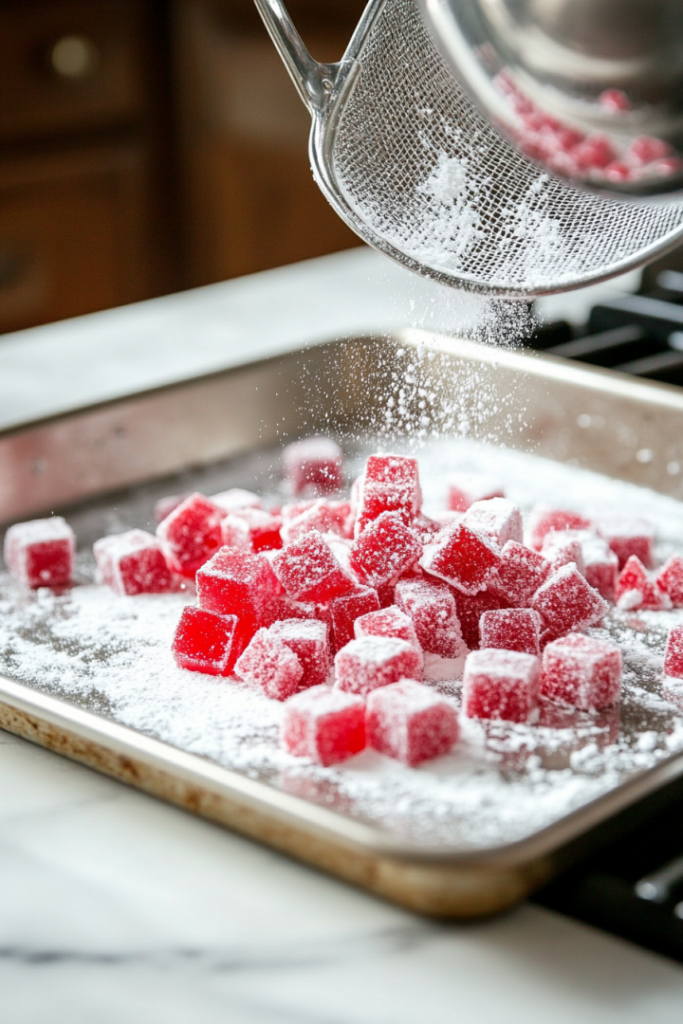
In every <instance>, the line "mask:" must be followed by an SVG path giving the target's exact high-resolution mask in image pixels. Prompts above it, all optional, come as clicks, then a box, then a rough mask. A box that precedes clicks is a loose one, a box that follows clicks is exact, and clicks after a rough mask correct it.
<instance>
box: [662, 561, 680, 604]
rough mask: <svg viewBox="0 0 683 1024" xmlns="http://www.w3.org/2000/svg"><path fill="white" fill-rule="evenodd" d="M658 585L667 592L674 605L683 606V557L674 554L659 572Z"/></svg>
mask: <svg viewBox="0 0 683 1024" xmlns="http://www.w3.org/2000/svg"><path fill="white" fill-rule="evenodd" d="M656 582H657V586H658V587H659V589H660V590H661V591H662V593H663V594H667V595H668V597H669V600H670V601H671V604H672V607H674V608H683V558H681V556H680V555H672V557H671V558H670V559H669V560H668V562H666V563H665V564H664V565H663V566H662V568H661V569H660V570H659V572H658V573H657V580H656Z"/></svg>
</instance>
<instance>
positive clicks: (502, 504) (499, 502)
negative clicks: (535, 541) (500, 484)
mask: <svg viewBox="0 0 683 1024" xmlns="http://www.w3.org/2000/svg"><path fill="white" fill-rule="evenodd" d="M462 522H463V523H464V524H465V526H469V527H470V529H472V530H476V532H477V533H478V534H483V535H484V536H486V537H489V538H490V539H491V540H492V541H494V542H495V543H496V544H497V545H498V547H499V548H502V547H503V546H504V545H505V544H507V542H508V541H509V540H514V541H517V543H519V544H521V543H522V514H521V512H520V511H519V509H518V508H517V506H516V505H515V504H514V503H513V502H511V501H508V500H507V498H487V499H486V500H485V501H475V502H474V503H473V504H472V505H470V507H469V508H468V509H467V512H465V515H464V516H463V518H462Z"/></svg>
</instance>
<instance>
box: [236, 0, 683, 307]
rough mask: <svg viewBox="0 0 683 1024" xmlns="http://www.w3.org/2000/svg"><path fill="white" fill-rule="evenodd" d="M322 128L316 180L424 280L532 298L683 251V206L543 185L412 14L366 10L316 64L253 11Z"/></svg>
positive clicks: (363, 232)
mask: <svg viewBox="0 0 683 1024" xmlns="http://www.w3.org/2000/svg"><path fill="white" fill-rule="evenodd" d="M255 2H256V6H257V8H258V9H259V12H260V13H261V16H262V18H263V20H264V22H265V24H266V27H267V29H268V31H269V33H270V35H271V38H272V39H273V42H274V43H275V45H276V47H277V49H278V51H279V53H280V55H281V57H282V59H283V61H284V63H285V65H286V66H287V69H288V70H289V73H290V75H291V77H292V79H293V80H294V83H295V85H296V87H297V89H298V91H299V94H300V96H301V98H302V100H303V101H304V103H305V104H306V106H307V107H308V109H309V111H310V113H311V115H312V118H313V124H312V129H311V136H310V146H309V150H310V158H311V165H312V170H313V175H314V177H315V179H316V181H317V183H318V185H319V186H320V188H321V189H322V191H323V193H324V194H325V196H326V197H327V199H328V200H329V202H330V203H331V204H332V206H333V207H334V209H335V210H336V212H337V213H338V214H339V216H340V217H341V218H342V219H343V220H344V221H345V222H346V223H347V224H348V225H349V226H350V227H351V228H352V229H353V230H354V231H355V232H356V233H357V234H358V235H359V236H360V237H361V238H362V239H363V240H364V241H365V242H367V243H368V244H370V245H372V246H374V248H376V249H378V250H380V251H381V252H383V253H385V254H386V255H387V256H389V257H391V258H392V259H394V260H396V261H397V262H398V263H400V264H402V265H403V266H405V267H408V268H409V269H411V270H414V271H416V272H417V273H420V274H423V275H427V276H429V277H432V278H435V279H436V280H438V281H440V282H442V283H444V284H448V285H452V286H459V287H468V288H471V289H473V290H477V291H479V292H483V293H487V294H489V295H495V296H501V297H505V298H520V299H527V298H533V297H534V296H537V295H544V294H548V293H552V292H557V291H566V290H569V289H572V288H580V287H582V286H585V285H588V284H593V283H595V282H597V281H601V280H605V279H607V278H610V277H613V276H614V275H616V274H620V273H623V272H625V271H627V270H631V269H633V268H636V267H640V266H642V265H644V264H646V263H648V262H649V261H651V260H653V259H655V258H656V257H657V256H659V255H661V254H662V253H664V252H666V251H667V250H669V249H672V248H674V247H675V246H676V245H677V244H678V243H679V242H680V241H681V240H682V239H683V199H676V198H674V199H667V200H659V201H658V202H652V201H646V200H642V199H629V200H623V199H614V198H609V197H606V196H603V195H595V194H592V193H590V192H586V191H583V190H580V189H577V188H575V187H574V186H573V185H572V184H569V183H567V182H566V181H563V180H561V179H560V178H558V177H554V176H551V175H548V174H545V173H544V172H543V171H542V170H541V169H540V168H539V167H538V165H537V164H536V163H534V162H533V161H532V160H530V159H528V158H527V157H525V156H524V155H522V154H521V153H520V152H519V151H518V149H517V148H515V146H514V145H513V144H512V143H511V142H509V141H508V140H507V139H505V138H504V137H503V135H502V134H501V133H500V132H499V131H498V130H497V129H496V128H495V127H493V125H492V124H491V122H490V121H489V120H488V119H487V118H486V117H485V116H484V115H483V114H481V113H480V112H479V109H478V108H477V107H476V106H475V105H474V104H473V103H472V101H471V100H470V98H469V95H468V94H467V93H466V92H465V90H464V89H463V87H462V86H461V85H460V83H459V81H458V80H457V79H456V78H455V76H454V75H453V73H452V71H451V69H450V66H449V64H448V63H447V62H446V60H445V59H444V58H443V57H442V55H441V53H440V52H439V50H438V49H437V47H436V45H435V43H434V41H433V39H432V36H431V34H430V32H429V30H428V29H427V28H426V26H425V23H424V21H423V17H422V15H421V12H420V10H419V8H418V4H417V2H416V0H370V2H369V4H368V6H367V7H366V9H365V12H364V14H363V16H362V18H361V20H360V22H359V24H358V27H357V28H356V31H355V32H354V34H353V37H352V39H351V41H350V43H349V46H348V48H347V50H346V53H345V54H344V57H343V58H342V60H341V61H340V62H339V63H338V64H318V63H316V62H315V61H314V60H313V59H312V57H311V56H310V54H309V53H308V52H307V50H306V48H305V46H304V44H303V41H302V39H301V37H300V36H299V34H298V33H297V31H296V29H295V27H294V25H293V24H292V21H291V19H290V18H289V15H288V14H287V11H286V10H285V8H284V6H283V5H282V4H281V3H280V2H279V0H255Z"/></svg>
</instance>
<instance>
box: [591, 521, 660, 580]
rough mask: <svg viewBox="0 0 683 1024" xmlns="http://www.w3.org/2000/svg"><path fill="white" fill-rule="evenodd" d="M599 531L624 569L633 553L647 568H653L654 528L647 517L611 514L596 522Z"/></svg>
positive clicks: (620, 566)
mask: <svg viewBox="0 0 683 1024" xmlns="http://www.w3.org/2000/svg"><path fill="white" fill-rule="evenodd" d="M596 526H597V530H598V533H599V534H600V536H601V537H604V539H605V540H606V541H607V543H608V544H609V546H610V548H611V549H612V551H613V552H614V554H615V555H616V556H617V558H618V559H619V568H620V569H623V568H624V566H625V565H626V563H627V561H628V560H629V558H630V557H631V555H635V556H636V558H639V559H640V561H641V562H642V563H643V565H644V566H645V568H646V569H651V568H652V548H653V544H654V530H653V528H652V526H651V524H650V523H648V522H647V521H646V520H645V519H629V518H624V517H621V516H609V517H603V518H601V519H599V520H598V521H597V523H596Z"/></svg>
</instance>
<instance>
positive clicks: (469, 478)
mask: <svg viewBox="0 0 683 1024" xmlns="http://www.w3.org/2000/svg"><path fill="white" fill-rule="evenodd" d="M503 497H505V494H504V492H503V488H502V487H501V485H500V483H499V482H498V481H497V480H494V479H493V478H492V477H488V476H483V475H480V474H476V473H461V474H459V475H458V476H455V477H452V478H451V480H450V482H449V485H448V496H447V499H446V503H447V507H448V508H449V509H450V510H451V511H453V512H466V511H467V509H468V508H469V507H470V505H473V504H474V503H475V501H486V499H488V498H503Z"/></svg>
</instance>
